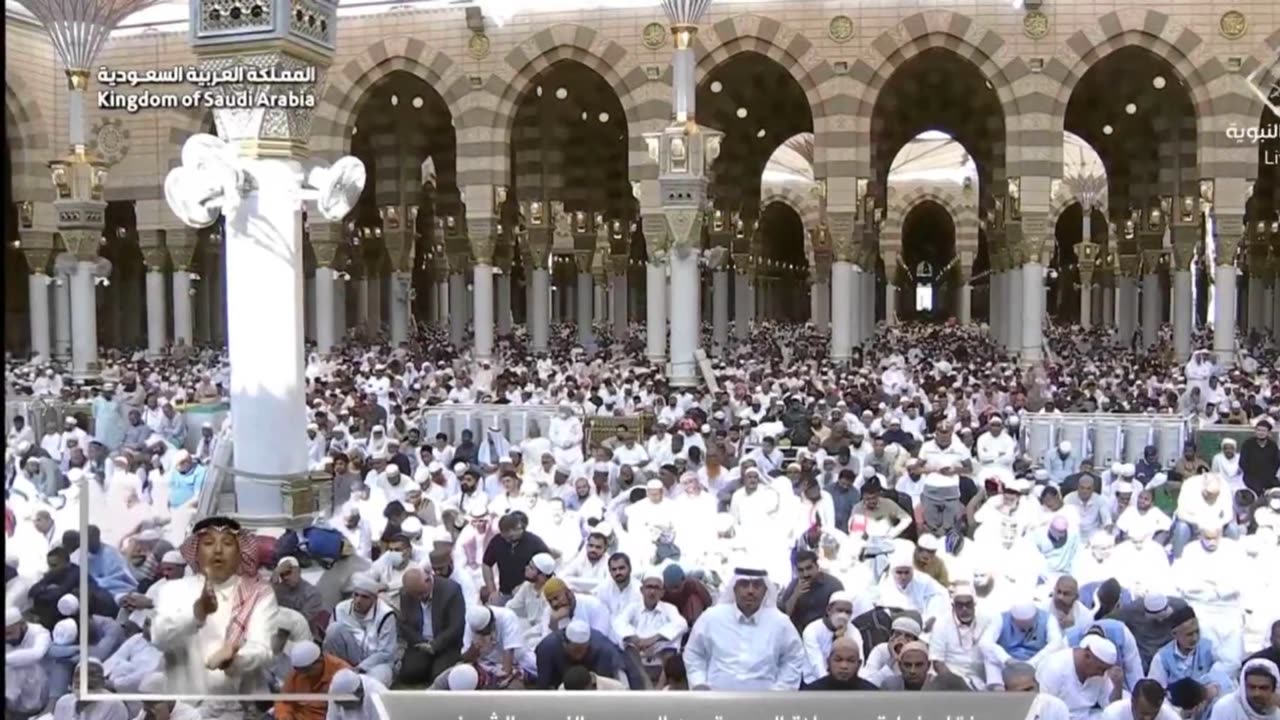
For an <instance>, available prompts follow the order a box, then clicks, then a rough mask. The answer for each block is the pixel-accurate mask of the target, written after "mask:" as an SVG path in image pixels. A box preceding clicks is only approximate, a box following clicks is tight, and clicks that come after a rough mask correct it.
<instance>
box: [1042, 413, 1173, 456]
mask: <svg viewBox="0 0 1280 720" xmlns="http://www.w3.org/2000/svg"><path fill="white" fill-rule="evenodd" d="M1191 432H1192V427H1191V424H1190V421H1189V419H1188V418H1185V417H1181V416H1177V415H1125V414H1119V413H1062V414H1056V413H1055V414H1049V413H1045V414H1027V415H1024V416H1023V418H1022V427H1021V436H1022V443H1023V447H1024V448H1026V451H1027V453H1028V454H1029V455H1031V457H1033V458H1036V459H1039V458H1042V457H1044V455H1045V453H1047V452H1048V451H1049V450H1050V449H1051V448H1053V447H1055V446H1056V445H1057V444H1058V443H1060V442H1062V441H1064V440H1065V441H1069V442H1070V443H1071V444H1072V446H1073V447H1074V448H1077V449H1078V450H1079V452H1080V453H1081V455H1082V457H1087V458H1089V459H1091V460H1092V461H1093V463H1094V465H1095V466H1100V465H1109V464H1110V463H1112V462H1126V463H1132V462H1137V461H1138V460H1140V459H1141V458H1142V451H1143V449H1144V448H1146V447H1147V446H1148V445H1154V446H1155V448H1156V454H1157V456H1158V457H1159V458H1160V464H1161V466H1168V465H1169V464H1170V463H1172V462H1174V461H1176V460H1177V459H1178V457H1179V456H1180V455H1181V454H1182V445H1183V443H1184V442H1186V440H1187V438H1188V437H1190V436H1191Z"/></svg>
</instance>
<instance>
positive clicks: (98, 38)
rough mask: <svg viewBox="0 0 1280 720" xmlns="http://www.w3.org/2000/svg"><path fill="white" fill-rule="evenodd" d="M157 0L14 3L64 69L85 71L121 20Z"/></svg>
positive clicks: (23, 0) (21, 0)
mask: <svg viewBox="0 0 1280 720" xmlns="http://www.w3.org/2000/svg"><path fill="white" fill-rule="evenodd" d="M158 1H159V0H17V2H18V3H20V4H21V5H22V6H23V7H24V8H26V9H27V11H28V12H30V13H31V14H32V15H33V16H35V18H36V20H39V21H40V24H41V25H43V26H44V29H45V32H47V33H49V39H50V40H51V41H52V42H53V47H54V49H55V50H57V52H58V57H60V58H62V62H63V64H65V65H66V66H67V70H88V69H89V66H90V65H91V64H92V63H93V60H94V58H96V57H97V56H98V51H99V50H101V49H102V46H103V44H104V43H106V41H107V37H108V36H110V35H111V31H112V30H113V29H115V27H116V25H118V24H119V23H120V21H121V20H124V19H125V18H127V17H129V16H130V15H132V14H134V13H136V12H138V11H140V10H145V9H147V8H148V7H151V6H152V5H155V4H156V3H157V2H158Z"/></svg>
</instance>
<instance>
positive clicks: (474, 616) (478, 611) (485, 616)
mask: <svg viewBox="0 0 1280 720" xmlns="http://www.w3.org/2000/svg"><path fill="white" fill-rule="evenodd" d="M491 622H493V611H492V610H490V609H489V608H488V606H486V605H473V606H471V607H469V608H467V627H469V628H471V632H480V631H481V630H483V629H485V628H487V627H489V623H491Z"/></svg>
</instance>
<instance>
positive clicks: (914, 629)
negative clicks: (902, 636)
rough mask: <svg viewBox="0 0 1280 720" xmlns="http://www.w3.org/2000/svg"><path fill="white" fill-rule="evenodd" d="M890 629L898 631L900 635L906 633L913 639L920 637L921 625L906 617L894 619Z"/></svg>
mask: <svg viewBox="0 0 1280 720" xmlns="http://www.w3.org/2000/svg"><path fill="white" fill-rule="evenodd" d="M889 629H891V630H896V631H897V632H900V633H906V634H908V635H910V636H912V637H920V623H918V622H916V621H915V619H914V618H909V617H907V616H905V615H904V616H902V617H899V618H894V620H893V623H892V624H891V625H890V626H889Z"/></svg>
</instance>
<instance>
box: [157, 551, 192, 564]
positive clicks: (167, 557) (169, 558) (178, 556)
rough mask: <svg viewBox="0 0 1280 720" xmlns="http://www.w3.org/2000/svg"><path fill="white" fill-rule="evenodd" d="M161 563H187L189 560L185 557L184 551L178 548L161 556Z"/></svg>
mask: <svg viewBox="0 0 1280 720" xmlns="http://www.w3.org/2000/svg"><path fill="white" fill-rule="evenodd" d="M160 564H161V565H186V564H187V561H186V560H184V559H183V557H182V553H181V552H179V551H177V550H170V551H169V552H167V553H165V554H164V556H163V557H161V558H160Z"/></svg>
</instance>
